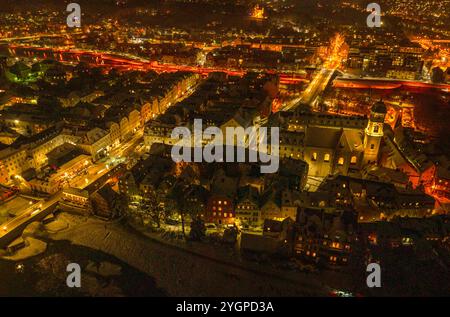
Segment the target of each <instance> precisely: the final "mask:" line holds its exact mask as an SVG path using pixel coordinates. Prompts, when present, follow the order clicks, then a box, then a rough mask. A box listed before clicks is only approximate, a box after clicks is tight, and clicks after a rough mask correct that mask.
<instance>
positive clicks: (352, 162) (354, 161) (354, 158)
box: [350, 156, 356, 164]
mask: <svg viewBox="0 0 450 317" xmlns="http://www.w3.org/2000/svg"><path fill="white" fill-rule="evenodd" d="M350 163H351V164H356V156H352V158H351V160H350Z"/></svg>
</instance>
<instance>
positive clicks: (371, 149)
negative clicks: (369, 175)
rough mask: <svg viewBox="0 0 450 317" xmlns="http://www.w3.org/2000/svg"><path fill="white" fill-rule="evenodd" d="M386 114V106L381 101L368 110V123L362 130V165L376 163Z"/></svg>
mask: <svg viewBox="0 0 450 317" xmlns="http://www.w3.org/2000/svg"><path fill="white" fill-rule="evenodd" d="M386 113H387V109H386V105H385V104H384V102H383V101H381V100H380V101H377V102H376V103H375V104H374V105H373V106H372V109H371V110H370V117H369V122H368V123H367V127H366V129H365V130H364V155H363V165H367V164H371V163H376V162H377V161H378V153H379V151H380V144H381V139H382V138H383V125H384V118H385V117H386Z"/></svg>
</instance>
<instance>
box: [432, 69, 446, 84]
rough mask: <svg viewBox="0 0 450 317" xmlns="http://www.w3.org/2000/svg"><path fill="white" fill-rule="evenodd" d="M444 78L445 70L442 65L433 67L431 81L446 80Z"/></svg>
mask: <svg viewBox="0 0 450 317" xmlns="http://www.w3.org/2000/svg"><path fill="white" fill-rule="evenodd" d="M444 79H445V76H444V71H443V70H442V69H441V68H440V67H435V68H433V70H432V71H431V81H432V82H433V83H435V84H436V83H442V82H444Z"/></svg>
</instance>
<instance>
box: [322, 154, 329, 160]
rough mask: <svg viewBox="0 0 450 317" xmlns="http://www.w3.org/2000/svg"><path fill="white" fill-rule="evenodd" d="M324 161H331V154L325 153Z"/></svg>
mask: <svg viewBox="0 0 450 317" xmlns="http://www.w3.org/2000/svg"><path fill="white" fill-rule="evenodd" d="M323 161H324V162H329V161H330V154H328V153H327V154H325V156H324V158H323Z"/></svg>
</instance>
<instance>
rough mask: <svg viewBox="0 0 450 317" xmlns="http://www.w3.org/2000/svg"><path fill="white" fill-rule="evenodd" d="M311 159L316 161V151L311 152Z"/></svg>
mask: <svg viewBox="0 0 450 317" xmlns="http://www.w3.org/2000/svg"><path fill="white" fill-rule="evenodd" d="M311 160H313V161H317V153H316V152H314V153H313V155H312V157H311Z"/></svg>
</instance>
